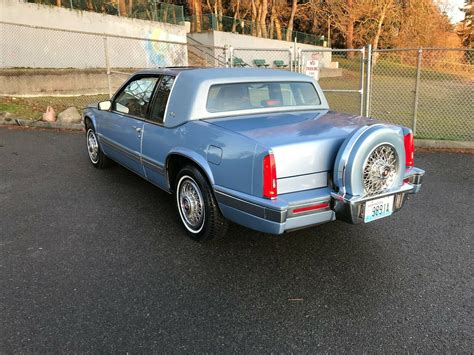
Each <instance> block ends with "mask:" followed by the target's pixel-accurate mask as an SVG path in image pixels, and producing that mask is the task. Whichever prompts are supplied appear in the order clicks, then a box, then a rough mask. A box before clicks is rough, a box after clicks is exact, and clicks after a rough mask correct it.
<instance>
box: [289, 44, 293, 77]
mask: <svg viewBox="0 0 474 355" xmlns="http://www.w3.org/2000/svg"><path fill="white" fill-rule="evenodd" d="M288 68H290V71H293V47H290V49H288Z"/></svg>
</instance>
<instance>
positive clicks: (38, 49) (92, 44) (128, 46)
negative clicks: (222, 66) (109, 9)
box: [0, 0, 187, 68]
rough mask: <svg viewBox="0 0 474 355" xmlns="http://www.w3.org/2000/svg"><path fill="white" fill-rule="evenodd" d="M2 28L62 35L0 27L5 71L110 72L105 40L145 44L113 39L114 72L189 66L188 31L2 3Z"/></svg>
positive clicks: (1, 60)
mask: <svg viewBox="0 0 474 355" xmlns="http://www.w3.org/2000/svg"><path fill="white" fill-rule="evenodd" d="M0 22H8V23H15V24H23V25H28V26H41V27H48V28H54V29H58V30H49V29H43V28H42V29H38V28H31V27H23V26H14V25H11V24H0V48H1V50H0V68H25V67H29V68H104V67H105V66H106V65H105V58H106V55H105V42H104V36H103V35H102V34H105V35H111V36H127V37H137V38H140V39H145V40H136V39H128V38H127V39H125V38H116V37H110V38H108V43H107V47H108V56H109V61H110V65H111V66H112V67H120V68H127V67H134V68H147V67H156V66H166V65H187V49H186V45H185V43H186V28H185V26H177V25H171V24H166V23H159V22H151V21H144V20H138V19H131V18H125V17H119V16H112V15H104V14H99V13H95V12H87V11H80V10H70V9H65V8H61V7H56V6H46V5H37V4H30V3H23V2H19V1H17V0H0ZM63 30H71V31H81V32H89V33H98V34H99V35H91V34H86V33H73V32H65V31H63ZM146 39H151V40H160V41H173V42H178V43H183V45H180V44H166V43H163V42H153V41H147V40H146Z"/></svg>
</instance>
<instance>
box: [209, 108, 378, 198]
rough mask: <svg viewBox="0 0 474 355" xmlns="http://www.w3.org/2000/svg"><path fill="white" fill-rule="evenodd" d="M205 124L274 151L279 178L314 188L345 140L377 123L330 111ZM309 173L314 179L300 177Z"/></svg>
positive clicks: (279, 114)
mask: <svg viewBox="0 0 474 355" xmlns="http://www.w3.org/2000/svg"><path fill="white" fill-rule="evenodd" d="M206 122H208V123H211V124H213V125H216V126H219V127H222V128H224V129H228V130H230V131H233V132H236V133H239V134H242V135H244V136H246V137H248V138H251V139H253V140H255V141H257V142H258V143H260V144H261V145H263V146H265V147H267V148H268V149H271V150H272V151H273V154H274V156H275V162H276V167H277V178H278V179H284V178H288V177H295V176H298V177H300V178H299V182H298V183H299V184H300V183H302V180H307V183H310V184H312V186H313V187H316V185H318V186H319V185H320V184H321V183H322V182H321V181H322V180H323V179H324V176H326V175H327V174H323V175H321V176H319V177H318V176H315V175H314V174H315V173H320V172H328V171H331V170H332V169H333V167H334V160H335V158H336V155H337V152H338V150H339V147H340V146H341V145H342V143H343V142H344V140H345V138H346V137H347V136H348V135H349V134H350V133H351V132H352V131H354V130H355V129H357V128H359V127H361V126H364V125H367V124H374V123H376V121H375V120H373V119H371V118H367V117H361V116H353V115H347V114H343V113H338V112H333V111H327V110H321V111H311V112H308V111H305V112H284V113H272V114H261V115H251V116H237V117H228V118H218V119H210V120H207V121H206ZM308 174H309V175H314V176H308V178H307V179H304V178H303V179H302V178H301V176H303V175H308ZM310 180H311V181H312V182H310ZM315 180H318V181H319V182H317V181H315ZM295 181H296V180H295ZM325 184H327V180H326V181H325ZM303 185H304V183H303ZM308 186H309V185H308ZM291 190H293V188H291ZM279 191H280V184H279Z"/></svg>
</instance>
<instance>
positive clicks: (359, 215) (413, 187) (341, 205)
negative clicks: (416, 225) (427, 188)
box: [331, 168, 425, 224]
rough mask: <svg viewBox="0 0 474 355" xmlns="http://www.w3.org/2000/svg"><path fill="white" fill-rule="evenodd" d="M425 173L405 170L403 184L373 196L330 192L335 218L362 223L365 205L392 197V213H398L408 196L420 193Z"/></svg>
mask: <svg viewBox="0 0 474 355" xmlns="http://www.w3.org/2000/svg"><path fill="white" fill-rule="evenodd" d="M424 175H425V171H424V170H422V169H418V168H410V169H407V171H406V172H405V175H404V184H403V185H402V186H400V187H397V188H394V189H391V190H388V191H386V192H383V193H381V194H378V195H375V196H351V195H348V194H346V195H340V194H339V193H337V192H332V193H331V197H332V198H333V210H334V211H335V212H336V218H337V219H340V220H343V221H345V222H348V223H352V224H359V223H362V222H364V214H365V203H366V202H367V201H370V200H376V199H379V198H382V197H387V196H392V195H393V196H394V197H395V198H394V203H393V212H397V211H399V210H400V209H401V208H402V207H403V205H404V204H405V201H406V199H407V196H408V194H416V193H418V192H419V191H420V189H421V185H422V183H423V177H424Z"/></svg>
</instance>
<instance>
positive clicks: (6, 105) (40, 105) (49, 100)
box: [0, 95, 108, 120]
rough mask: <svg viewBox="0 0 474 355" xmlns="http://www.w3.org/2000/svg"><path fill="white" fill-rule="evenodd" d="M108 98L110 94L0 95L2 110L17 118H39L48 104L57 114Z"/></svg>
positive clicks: (81, 108)
mask: <svg viewBox="0 0 474 355" xmlns="http://www.w3.org/2000/svg"><path fill="white" fill-rule="evenodd" d="M107 99H108V95H86V96H72V97H57V96H42V97H16V98H15V97H0V112H1V111H7V112H10V113H11V114H12V115H13V116H14V117H16V118H24V119H30V120H37V119H40V118H41V117H42V116H43V113H44V112H46V108H47V107H48V106H52V107H53V109H54V111H55V112H56V114H58V113H60V112H62V111H64V110H65V109H67V108H68V107H71V106H74V107H76V108H77V109H79V110H83V109H84V108H85V107H87V106H88V105H90V104H94V103H97V102H99V101H103V100H107Z"/></svg>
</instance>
